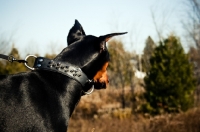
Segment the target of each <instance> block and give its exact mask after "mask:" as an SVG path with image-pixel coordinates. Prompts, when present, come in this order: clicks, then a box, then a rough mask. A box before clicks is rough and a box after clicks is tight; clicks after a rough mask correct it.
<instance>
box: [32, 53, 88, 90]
mask: <svg viewBox="0 0 200 132" xmlns="http://www.w3.org/2000/svg"><path fill="white" fill-rule="evenodd" d="M33 67H34V68H35V69H38V70H50V71H54V72H58V73H61V74H63V75H66V76H68V77H70V78H72V79H74V80H76V81H77V82H79V83H80V84H81V85H82V86H85V84H86V83H88V82H89V83H90V82H92V81H91V80H89V79H88V77H87V76H86V75H85V73H84V72H83V71H82V70H81V69H80V68H78V67H74V66H71V65H69V64H68V65H67V64H64V63H61V62H58V61H56V60H50V59H47V58H44V57H37V58H36V59H35V63H34V66H33Z"/></svg>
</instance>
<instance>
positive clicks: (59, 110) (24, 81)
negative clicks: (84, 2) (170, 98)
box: [0, 20, 124, 132]
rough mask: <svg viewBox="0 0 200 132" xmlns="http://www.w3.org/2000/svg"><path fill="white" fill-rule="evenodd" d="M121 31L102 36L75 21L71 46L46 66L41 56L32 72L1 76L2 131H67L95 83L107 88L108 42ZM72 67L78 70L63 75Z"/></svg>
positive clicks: (0, 110) (69, 38) (0, 128)
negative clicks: (86, 29)
mask: <svg viewBox="0 0 200 132" xmlns="http://www.w3.org/2000/svg"><path fill="white" fill-rule="evenodd" d="M121 34H124V33H113V34H108V35H104V36H100V37H95V36H92V35H86V34H85V32H84V30H83V28H82V26H81V25H80V23H79V22H78V21H77V20H76V21H75V24H74V26H73V27H72V28H71V30H70V31H69V34H68V37H67V42H68V47H66V48H65V49H63V51H62V52H61V53H60V54H59V55H57V56H56V57H55V58H54V59H53V60H51V62H49V63H48V64H44V65H45V66H46V67H45V68H44V66H43V68H39V67H40V66H41V64H42V65H43V63H41V64H39V62H40V61H43V60H42V59H43V58H40V59H37V63H35V70H33V71H31V72H25V73H18V74H14V75H1V76H0V131H1V132H66V131H67V127H68V121H69V119H70V116H71V115H72V112H73V110H74V108H75V106H76V105H77V103H78V102H79V100H80V98H81V96H82V95H83V93H84V92H86V91H88V90H89V89H90V88H91V86H92V85H94V86H95V88H96V89H101V88H106V85H107V83H108V77H107V74H106V68H107V66H108V61H109V53H108V50H107V48H106V42H107V41H108V40H109V39H110V38H111V37H113V36H115V35H121ZM47 60H48V59H47ZM53 62H56V63H57V62H58V63H57V64H52V63H53ZM60 65H64V66H60ZM52 66H54V68H52ZM41 67H42V66H41ZM69 67H72V69H73V68H74V67H76V68H77V69H78V70H79V71H78V72H77V71H73V70H70V71H69V73H66V75H65V74H63V72H67V70H66V68H69ZM48 68H49V69H50V70H49V69H48ZM51 68H52V70H51ZM64 68H65V70H63V69H64ZM56 70H57V71H58V72H57V71H56ZM70 72H74V73H75V74H73V75H72V76H78V77H79V76H81V75H82V76H85V77H87V78H88V79H89V80H93V83H91V82H88V81H85V80H84V78H82V79H77V78H78V77H77V78H76V77H72V76H70V75H69V74H70ZM76 72H77V73H79V74H80V75H76Z"/></svg>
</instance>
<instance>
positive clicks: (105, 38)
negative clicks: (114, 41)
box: [100, 32, 127, 51]
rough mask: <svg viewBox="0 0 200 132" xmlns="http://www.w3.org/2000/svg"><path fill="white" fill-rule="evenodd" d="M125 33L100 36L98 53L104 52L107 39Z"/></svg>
mask: <svg viewBox="0 0 200 132" xmlns="http://www.w3.org/2000/svg"><path fill="white" fill-rule="evenodd" d="M126 33H127V32H122V33H111V34H107V35H104V36H100V39H101V43H100V48H101V50H100V51H103V50H105V47H106V45H105V44H106V43H105V42H107V41H108V40H109V39H111V38H112V37H113V36H117V35H123V34H126Z"/></svg>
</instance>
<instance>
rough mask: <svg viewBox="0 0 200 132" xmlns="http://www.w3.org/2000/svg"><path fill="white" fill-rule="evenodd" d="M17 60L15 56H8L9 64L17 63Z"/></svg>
mask: <svg viewBox="0 0 200 132" xmlns="http://www.w3.org/2000/svg"><path fill="white" fill-rule="evenodd" d="M15 60H16V59H15V57H14V56H12V55H9V56H8V61H9V62H13V61H15Z"/></svg>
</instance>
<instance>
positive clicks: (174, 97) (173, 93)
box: [144, 36, 196, 114]
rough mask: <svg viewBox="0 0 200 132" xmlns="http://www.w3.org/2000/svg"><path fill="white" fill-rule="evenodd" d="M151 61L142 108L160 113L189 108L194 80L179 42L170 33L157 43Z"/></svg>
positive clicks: (191, 103) (153, 112)
mask: <svg viewBox="0 0 200 132" xmlns="http://www.w3.org/2000/svg"><path fill="white" fill-rule="evenodd" d="M150 64H151V68H150V70H149V72H147V76H146V77H145V80H144V81H145V84H146V87H145V89H146V93H145V98H146V100H147V104H146V105H145V107H144V108H145V109H144V110H147V112H150V113H152V114H159V113H163V112H178V111H179V110H183V111H185V110H187V109H188V108H190V107H191V106H192V105H193V96H192V93H193V91H194V89H195V85H196V83H195V82H196V81H195V79H194V76H193V72H192V65H191V64H190V63H189V60H188V56H187V55H186V54H185V53H184V50H183V48H182V46H181V43H180V41H179V40H178V39H177V38H176V37H175V36H170V37H169V38H168V39H165V40H164V42H160V45H159V46H158V47H156V49H155V51H154V53H153V55H152V57H151V59H150Z"/></svg>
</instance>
